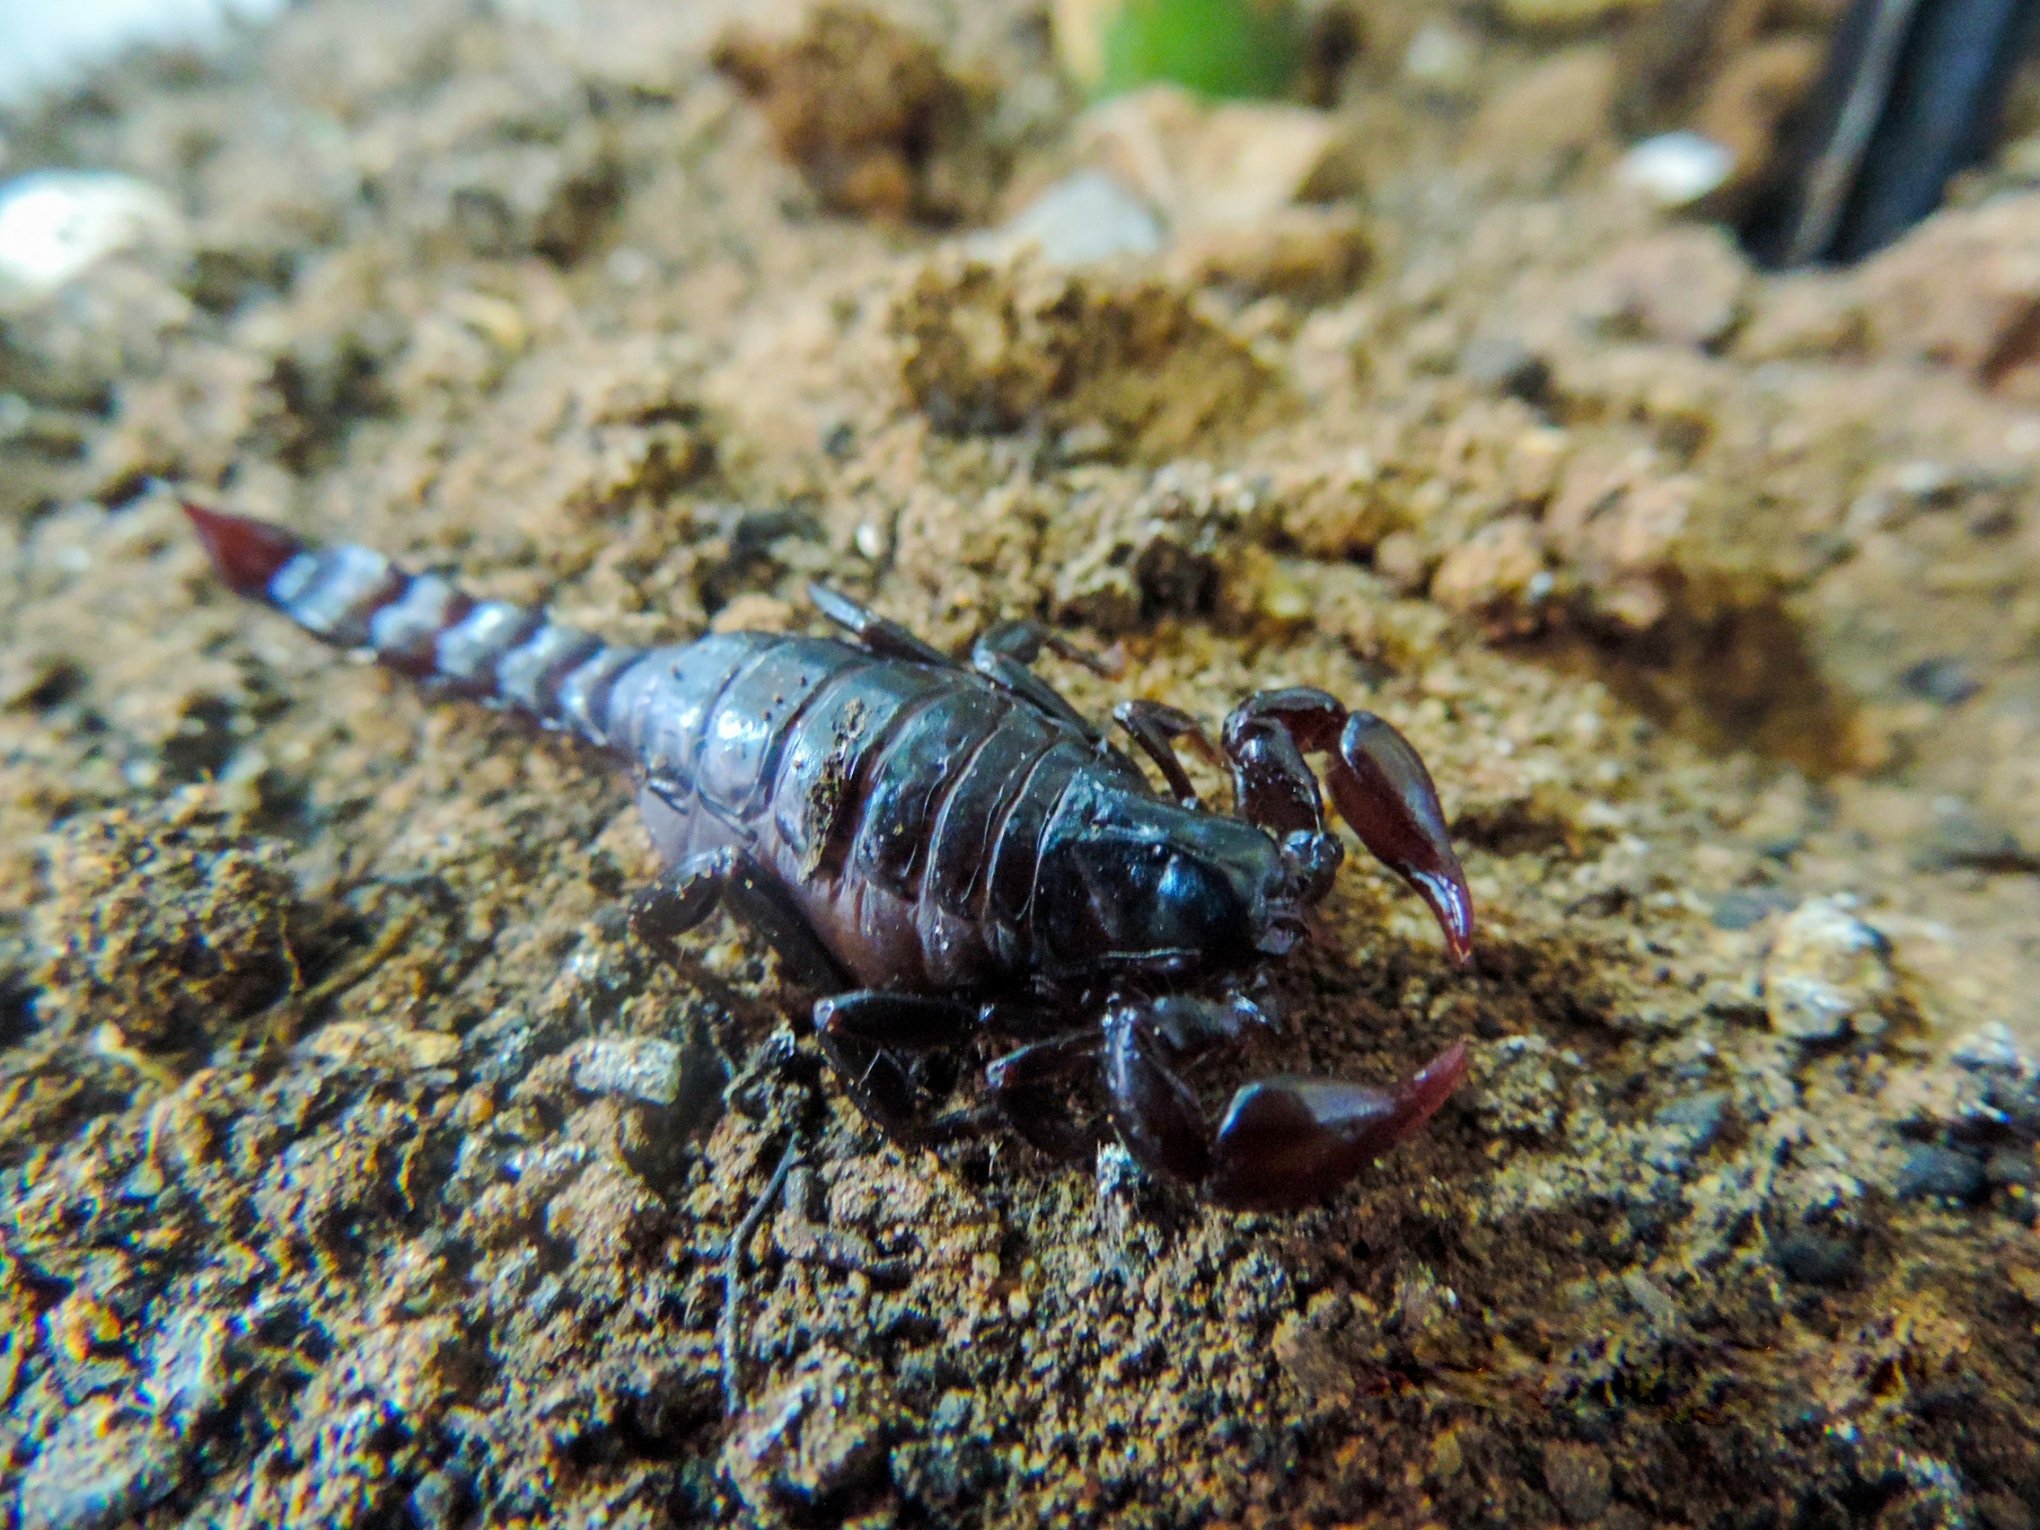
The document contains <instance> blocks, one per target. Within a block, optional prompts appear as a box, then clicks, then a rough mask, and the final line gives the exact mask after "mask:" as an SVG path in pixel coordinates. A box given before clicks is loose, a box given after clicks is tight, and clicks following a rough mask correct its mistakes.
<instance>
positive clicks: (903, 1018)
mask: <svg viewBox="0 0 2040 1530" xmlns="http://www.w3.org/2000/svg"><path fill="white" fill-rule="evenodd" d="M982 1017H983V1010H981V1009H980V1008H979V1007H978V1006H976V1005H973V1004H965V1003H962V1002H960V1001H958V1000H954V999H940V998H930V997H928V996H926V995H923V994H911V993H887V992H883V991H880V990H876V989H858V990H855V991H853V992H850V993H839V994H836V995H834V996H833V997H830V998H826V999H823V1000H821V1001H819V1002H818V1003H817V1004H816V1005H815V1035H816V1037H817V1038H818V1039H819V1040H820V1041H821V1044H822V1053H823V1055H824V1056H826V1057H827V1058H828V1059H829V1063H830V1066H832V1067H833V1068H834V1069H835V1070H836V1072H837V1074H838V1075H839V1076H840V1077H841V1078H842V1080H843V1089H844V1092H845V1093H847V1094H848V1095H849V1096H850V1099H851V1101H852V1103H854V1104H855V1105H856V1106H857V1108H858V1109H859V1110H861V1111H863V1112H864V1114H865V1116H866V1117H867V1118H868V1119H869V1120H870V1121H871V1122H872V1124H873V1125H875V1126H877V1127H878V1129H879V1130H880V1131H882V1132H884V1133H885V1134H886V1135H887V1136H888V1137H890V1138H892V1139H893V1141H895V1142H897V1143H899V1144H900V1145H901V1146H902V1147H925V1146H927V1145H928V1144H929V1143H931V1142H935V1141H940V1140H942V1139H943V1138H945V1137H948V1136H951V1135H954V1132H955V1129H956V1128H957V1127H958V1126H960V1125H962V1124H965V1123H962V1122H959V1121H956V1120H954V1119H950V1118H945V1119H943V1120H939V1121H930V1120H929V1119H928V1116H927V1111H926V1110H925V1109H924V1108H923V1100H922V1094H921V1091H920V1089H919V1088H918V1087H917V1086H916V1085H915V1083H914V1081H913V1079H912V1078H911V1077H910V1076H909V1075H908V1073H907V1069H906V1066H905V1064H903V1063H902V1062H901V1061H900V1059H899V1058H898V1057H897V1056H896V1055H895V1052H896V1051H907V1052H925V1051H931V1050H933V1049H935V1048H937V1047H943V1046H948V1045H950V1044H952V1043H954V1042H958V1041H961V1040H963V1039H964V1038H965V1037H967V1036H969V1035H970V1033H971V1032H972V1031H973V1030H975V1029H976V1028H977V1026H978V1025H979V1024H980V1023H981V1020H982Z"/></svg>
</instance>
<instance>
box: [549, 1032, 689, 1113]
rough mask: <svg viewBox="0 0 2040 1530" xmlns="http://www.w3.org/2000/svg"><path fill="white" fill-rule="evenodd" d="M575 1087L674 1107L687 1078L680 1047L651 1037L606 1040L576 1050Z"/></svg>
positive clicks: (581, 1045) (580, 1046) (583, 1043)
mask: <svg viewBox="0 0 2040 1530" xmlns="http://www.w3.org/2000/svg"><path fill="white" fill-rule="evenodd" d="M575 1054H576V1055H575V1058H574V1085H575V1087H576V1088H578V1089H583V1090H586V1091H587V1092H588V1093H589V1094H621V1095H628V1096H629V1097H630V1098H631V1099H634V1100H642V1101H644V1102H645V1103H646V1104H647V1105H671V1104H672V1103H673V1102H674V1101H675V1100H677V1099H679V1098H680V1090H681V1086H682V1084H683V1083H684V1082H685V1078H686V1068H685V1064H684V1059H683V1058H682V1056H681V1051H680V1047H679V1044H678V1043H677V1042H671V1041H659V1040H656V1039H654V1038H652V1037H648V1036H602V1037H597V1038H595V1039H594V1040H591V1041H584V1042H582V1043H581V1044H580V1045H579V1046H578V1047H577V1048H576V1049H575Z"/></svg>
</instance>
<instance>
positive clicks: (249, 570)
mask: <svg viewBox="0 0 2040 1530" xmlns="http://www.w3.org/2000/svg"><path fill="white" fill-rule="evenodd" d="M178 503H179V504H180V505H182V506H183V507H184V513H185V515H186V516H188V517H189V518H190V520H191V525H192V529H193V530H194V531H196V532H197V533H198V539H199V541H201V542H203V543H204V544H205V550H206V553H207V555H208V556H210V557H211V558H212V561H213V567H214V568H216V569H218V570H219V573H220V577H221V578H222V579H224V580H225V581H226V582H227V585H228V587H229V588H231V589H232V590H233V591H234V593H235V594H237V595H251V596H254V597H256V598H258V599H259V598H260V597H261V596H262V595H264V594H265V593H266V592H267V591H268V589H269V581H270V580H272V579H274V578H275V577H276V571H277V570H278V569H280V568H282V567H283V566H284V564H286V563H288V562H290V560H291V559H292V558H294V557H296V556H297V555H298V553H300V552H301V551H303V550H304V544H303V543H302V542H300V541H299V540H298V539H297V538H296V537H294V536H292V535H291V534H290V533H289V532H287V531H285V530H284V529H283V528H282V527H281V526H272V525H270V524H269V523H268V522H267V521H257V520H251V519H249V518H248V517H247V516H241V515H228V514H226V513H224V512H223V511H219V510H209V509H207V508H206V507H205V506H204V505H201V504H197V503H195V502H193V501H192V500H188V499H180V500H179V501H178Z"/></svg>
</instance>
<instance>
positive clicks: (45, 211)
mask: <svg viewBox="0 0 2040 1530" xmlns="http://www.w3.org/2000/svg"><path fill="white" fill-rule="evenodd" d="M176 228H177V213H176V210H175V209H174V208H173V207H172V206H171V205H170V199H169V198H168V197H166V196H165V195H163V193H162V192H160V191H158V190H157V189H156V188H155V187H154V186H151V185H150V184H149V183H148V182H146V181H139V180H136V179H135V178H134V177H133V176H129V175H115V174H112V173H110V172H105V171H94V170H37V171H33V172H31V173H30V174H27V175H23V176H18V177H16V178H15V179H14V180H12V181H9V182H8V183H7V184H6V185H5V186H0V293H6V292H13V293H17V294H20V295H22V296H25V297H36V296H40V295H41V294H43V293H46V292H50V291H53V290H55V289H56V288H58V287H60V286H62V285H63V284H64V283H65V282H67V281H69V280H70V279H71V278H72V277H74V276H76V275H78V273H79V272H81V271H84V270H85V269H86V268H88V267H89V266H91V265H93V264H94V263H95V262H97V261H99V260H102V259H104V258H105V257H106V256H108V255H111V254H112V253H113V252H114V251H116V250H124V249H129V248H131V247H133V246H135V245H137V244H143V243H147V242H149V241H151V240H154V239H160V238H163V237H165V236H166V235H169V234H172V233H174V232H175V230H176Z"/></svg>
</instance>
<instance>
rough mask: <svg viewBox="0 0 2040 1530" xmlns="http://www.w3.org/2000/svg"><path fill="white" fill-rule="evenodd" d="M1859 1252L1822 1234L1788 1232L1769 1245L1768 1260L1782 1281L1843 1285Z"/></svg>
mask: <svg viewBox="0 0 2040 1530" xmlns="http://www.w3.org/2000/svg"><path fill="white" fill-rule="evenodd" d="M1860 1257H1861V1251H1860V1250H1859V1249H1858V1248H1857V1247H1856V1245H1855V1244H1854V1243H1852V1242H1850V1241H1849V1240H1848V1239H1847V1238H1830V1237H1828V1236H1826V1235H1825V1234H1822V1233H1816V1232H1795V1233H1789V1234H1787V1235H1786V1236H1785V1237H1783V1238H1780V1239H1779V1240H1778V1241H1777V1242H1776V1243H1774V1244H1772V1245H1771V1259H1772V1261H1773V1262H1774V1263H1775V1264H1776V1265H1777V1266H1778V1268H1779V1269H1780V1270H1781V1271H1783V1272H1784V1275H1785V1278H1786V1279H1787V1280H1790V1281H1794V1282H1796V1283H1797V1284H1799V1285H1802V1286H1829V1287H1832V1286H1841V1285H1846V1284H1847V1283H1848V1281H1849V1279H1850V1277H1851V1276H1853V1275H1854V1274H1855V1273H1856V1264H1857V1261H1858V1259H1859V1258H1860Z"/></svg>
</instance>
